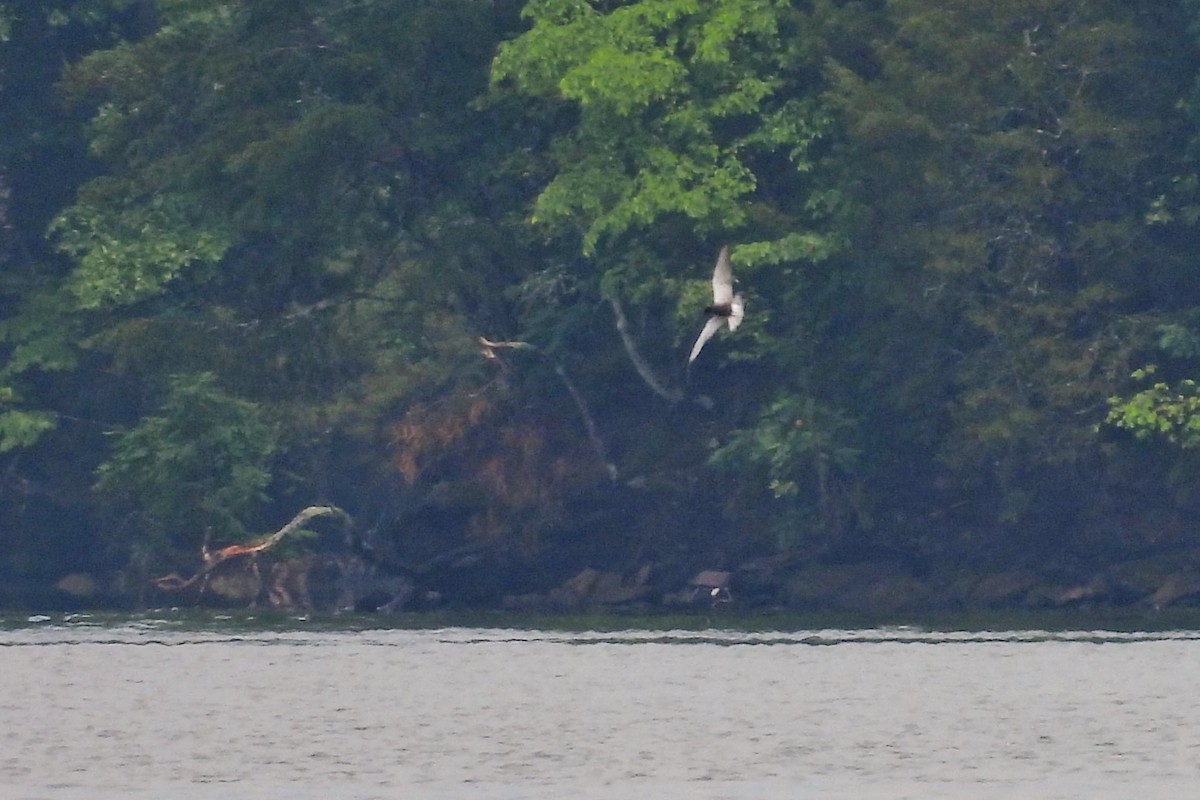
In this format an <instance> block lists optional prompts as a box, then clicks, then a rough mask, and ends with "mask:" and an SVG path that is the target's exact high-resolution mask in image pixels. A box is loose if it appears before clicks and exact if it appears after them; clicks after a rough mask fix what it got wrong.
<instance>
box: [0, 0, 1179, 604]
mask: <svg viewBox="0 0 1200 800" xmlns="http://www.w3.org/2000/svg"><path fill="white" fill-rule="evenodd" d="M723 246H728V247H729V249H730V253H731V261H732V268H733V272H734V275H735V276H736V278H737V291H739V292H740V293H742V295H743V296H744V298H745V306H746V316H745V320H744V322H743V324H742V325H741V326H740V327H739V328H738V329H737V330H736V331H734V332H730V331H728V330H723V331H721V332H720V333H718V335H717V336H716V337H714V338H713V339H712V340H711V341H709V342H708V344H707V345H706V347H705V348H704V350H703V352H702V353H701V354H700V355H699V357H698V358H697V359H696V360H695V362H694V363H691V364H690V365H689V363H688V358H687V357H688V353H689V351H690V350H691V348H692V342H693V341H694V339H695V337H696V335H697V333H698V332H699V331H700V329H701V327H702V326H703V325H704V322H705V314H704V308H705V306H706V305H708V304H709V303H711V302H712V299H711V298H712V288H711V279H712V274H713V264H714V261H715V260H716V257H717V253H718V251H719V250H720V249H721V248H722V247H723ZM1198 253H1200V2H1195V0H1163V1H1162V2H1155V3H1129V2H1124V0H995V2H989V3H979V2H975V1H974V0H809V1H808V2H780V1H779V0H705V1H704V2H697V0H525V2H518V1H517V0H492V1H490V2H489V1H488V0H240V2H232V1H231V0H4V1H3V2H0V281H2V284H0V585H2V586H3V589H2V590H0V602H3V603H8V604H13V603H29V602H59V601H63V597H65V596H66V595H68V594H71V593H74V594H76V595H82V596H83V597H81V598H78V599H77V600H76V602H79V603H106V602H107V603H111V602H117V603H158V602H171V603H178V602H182V601H183V600H182V599H181V598H183V597H184V595H185V593H186V592H187V591H191V592H192V593H193V594H192V595H188V597H189V598H191V599H192V600H195V599H197V598H198V596H197V595H196V594H195V590H196V588H197V587H198V586H200V583H202V584H204V585H205V586H208V584H209V583H210V581H209V578H212V579H213V580H212V581H211V583H212V584H213V585H212V586H211V587H209V588H211V589H212V591H210V592H208V596H209V597H210V598H216V597H224V598H225V601H226V602H251V601H254V600H256V599H257V600H258V601H259V602H265V601H266V600H267V599H269V600H271V601H273V602H276V603H280V604H284V605H288V604H297V603H303V602H308V592H307V591H302V592H301V595H299V596H297V595H295V593H294V592H293V593H292V594H290V595H289V594H288V593H287V592H286V591H284V587H285V584H287V581H289V580H292V581H294V579H296V578H297V577H300V578H307V577H309V576H311V578H312V580H309V581H308V586H309V587H310V588H312V587H317V586H318V585H319V584H321V576H330V575H332V576H335V577H334V579H329V580H333V582H334V583H338V584H339V585H340V586H341V589H339V592H341V594H340V595H339V599H335V600H328V599H326V600H321V599H320V598H318V601H319V602H328V603H331V604H334V605H336V604H346V603H347V602H348V603H350V604H355V605H359V606H361V607H377V606H386V607H389V608H410V607H421V606H422V605H429V604H449V605H459V606H495V605H499V604H507V605H509V606H521V605H522V604H526V605H539V604H543V605H544V604H549V605H552V606H553V605H555V604H557V606H561V607H571V606H573V605H578V604H579V603H587V602H588V600H589V597H590V598H591V600H593V601H595V602H596V603H602V604H603V603H607V604H619V603H625V602H636V603H642V604H652V605H653V604H658V603H664V602H669V601H671V600H672V599H674V600H677V601H679V602H688V601H691V600H693V599H694V597H695V595H696V594H697V592H696V590H697V589H703V590H704V591H702V592H700V596H701V601H702V602H708V599H709V598H710V597H711V598H714V599H720V600H723V599H728V598H729V597H732V598H733V599H734V600H735V602H739V603H743V604H745V605H747V606H755V605H772V606H773V605H790V606H793V607H798V608H810V607H817V608H819V607H851V608H875V607H879V608H932V607H962V606H970V605H972V604H974V605H1021V604H1025V605H1069V604H1078V603H1108V604H1124V603H1145V604H1149V605H1154V606H1163V605H1169V604H1172V603H1188V602H1194V601H1196V600H1197V599H1200V527H1197V524H1196V519H1197V518H1198V517H1200V469H1198V468H1200V462H1198V461H1197V455H1196V453H1197V447H1196V446H1197V445H1200V388H1198V387H1197V384H1196V382H1195V381H1196V380H1197V379H1200V261H1198V258H1200V256H1198V255H1197V254H1198ZM324 506H330V507H332V508H330V509H325V511H328V512H329V513H321V512H320V511H317V512H314V511H312V509H313V507H318V508H323V507H324ZM304 509H309V510H310V513H309V514H308V515H307V516H302V519H301V518H296V517H295V515H297V514H298V513H302V510H304ZM289 520H292V521H293V522H295V523H296V524H290V525H289ZM298 520H299V521H298ZM300 522H303V523H304V524H300ZM274 531H278V532H280V534H281V535H271V534H272V532H274ZM283 533H286V534H287V536H284V535H282V534H283ZM263 537H268V538H265V539H264V538H263ZM268 545H269V548H268ZM239 546H240V547H241V549H240V550H239V549H237V548H238V547H239ZM251 551H253V552H251ZM238 555H241V556H245V557H244V558H234V556H238ZM225 556H228V559H226V558H225ZM227 560H228V562H229V563H228V564H225V563H223V562H225V561H227ZM235 561H236V562H237V563H238V564H240V565H241V567H239V569H242V567H244V568H245V569H243V572H245V573H246V574H249V572H247V570H250V569H251V568H252V571H253V575H254V580H256V581H257V583H254V584H252V585H251V589H249V590H247V591H248V593H247V592H243V594H242V595H238V594H237V592H236V591H234V589H233V588H231V587H232V586H233V585H234V584H235V583H236V582H235V581H233V580H232V578H231V577H230V576H229V575H226V576H225V577H226V578H227V580H226V581H225V594H224V595H221V593H220V591H218V590H219V589H220V588H221V587H220V586H219V585H217V584H218V581H217V580H216V578H218V577H221V575H220V574H219V573H221V570H220V569H218V568H217V567H218V565H221V566H222V567H225V566H232V564H233V562H235ZM201 573H203V574H204V581H202V582H200V583H197V582H195V581H194V580H188V576H189V575H190V576H192V577H193V578H194V577H196V576H198V575H200V574H201ZM698 573H699V574H701V575H705V574H706V575H710V576H714V575H715V576H717V577H716V578H714V579H712V580H711V581H710V582H706V581H705V580H703V579H700V580H697V579H696V577H695V576H697V574H698ZM231 574H232V573H231ZM164 576H165V577H164ZM167 578H170V580H168V579H167ZM689 579H690V583H689ZM329 580H326V581H325V582H326V583H328V582H329ZM348 582H349V583H353V584H354V587H353V591H352V592H351V593H350V594H351V596H350V599H349V600H348V601H347V600H346V599H345V597H344V595H345V591H346V585H347V583H348ZM302 583H303V582H302ZM56 584H57V588H53V587H55V586H56ZM710 584H711V585H710ZM268 585H271V587H273V589H272V591H270V592H268V591H267V589H266V588H264V587H267V586H268ZM287 585H292V586H293V587H294V586H295V583H292V584H287ZM709 590H711V591H709ZM313 593H314V594H319V592H317V591H316V589H315V588H313ZM268 595H269V598H268ZM30 598H34V599H33V600H31V599H30ZM56 598H57V599H56ZM63 602H65V601H63Z"/></svg>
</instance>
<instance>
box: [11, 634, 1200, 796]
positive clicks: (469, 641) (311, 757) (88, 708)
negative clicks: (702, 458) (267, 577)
mask: <svg viewBox="0 0 1200 800" xmlns="http://www.w3.org/2000/svg"><path fill="white" fill-rule="evenodd" d="M1198 679H1200V634H1197V633H1193V632H1186V631H1168V632H1157V633H1106V632H1100V631H1090V632H1065V633H1047V632H1011V633H1004V632H999V633H997V632H988V633H936V632H927V631H922V630H919V629H909V628H896V629H879V630H857V631H842V630H819V631H798V632H788V633H771V632H766V633H744V632H736V631H720V630H708V631H684V630H678V631H621V632H606V633H594V632H593V633H564V632H556V631H548V630H518V629H512V630H509V629H483V628H441V629H427V630H370V629H362V630H338V629H336V628H330V627H328V625H322V626H316V625H315V624H311V623H309V622H307V621H305V620H303V619H298V620H293V621H292V622H290V623H289V624H287V625H285V626H283V627H279V626H274V627H273V629H258V630H255V629H253V627H252V626H250V627H246V626H245V625H242V626H240V627H236V628H231V627H225V626H221V625H209V626H201V627H196V626H194V625H192V624H190V623H188V622H187V621H186V620H182V619H139V620H134V621H125V622H112V621H97V620H92V619H89V618H88V617H86V616H81V617H74V618H58V619H46V618H41V617H34V618H31V619H30V620H29V621H27V622H22V623H20V624H16V625H14V624H12V623H11V622H10V623H9V625H8V626H7V627H6V628H4V629H0V723H2V726H0V797H4V798H12V799H13V800H33V799H34V798H38V799H39V800H40V799H42V798H45V799H46V800H68V799H69V800H84V799H85V798H86V799H87V800H96V799H97V798H135V799H137V800H142V799H144V800H150V798H154V800H160V799H161V798H167V797H169V798H172V800H200V799H202V798H203V799H205V800H207V799H208V798H213V799H214V800H215V799H216V798H220V799H221V800H231V799H232V800H236V799H238V798H289V800H294V799H297V798H298V799H300V800H306V799H309V798H311V800H337V799H338V798H347V799H349V798H353V799H355V800H358V799H359V798H389V799H391V798H401V797H412V798H468V799H472V798H475V799H483V798H486V799H487V800H520V799H523V798H555V800H559V799H560V798H563V799H565V798H571V799H574V798H584V799H590V800H599V799H603V800H629V799H631V798H642V797H656V798H688V800H706V799H709V798H711V799H713V800H716V799H717V798H739V799H740V798H747V799H748V798H755V799H756V800H758V799H761V798H781V799H782V798H789V800H790V799H791V798H826V797H828V798H889V799H891V798H923V799H924V798H956V799H957V798H973V799H974V798H1014V797H1022V798H1072V800H1074V799H1075V798H1093V799H1094V798H1112V799H1113V800H1116V799H1117V798H1120V799H1121V800H1125V799H1127V798H1139V799H1140V800H1145V799H1146V798H1177V797H1186V796H1194V793H1195V791H1196V788H1197V787H1198V786H1200V691H1198V686H1197V684H1198Z"/></svg>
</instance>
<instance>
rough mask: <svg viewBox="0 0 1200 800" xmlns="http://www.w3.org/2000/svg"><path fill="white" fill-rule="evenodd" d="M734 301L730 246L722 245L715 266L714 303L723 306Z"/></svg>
mask: <svg viewBox="0 0 1200 800" xmlns="http://www.w3.org/2000/svg"><path fill="white" fill-rule="evenodd" d="M732 302H733V268H732V267H731V266H729V248H728V247H722V248H721V253H720V255H718V256H717V265H716V266H715V267H713V305H715V306H723V305H726V304H728V303H732Z"/></svg>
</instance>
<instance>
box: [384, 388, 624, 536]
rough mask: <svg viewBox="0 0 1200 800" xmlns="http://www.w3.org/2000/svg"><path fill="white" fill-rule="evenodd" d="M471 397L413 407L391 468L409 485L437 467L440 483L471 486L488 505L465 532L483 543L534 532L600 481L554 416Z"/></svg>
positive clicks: (577, 435)
mask: <svg viewBox="0 0 1200 800" xmlns="http://www.w3.org/2000/svg"><path fill="white" fill-rule="evenodd" d="M502 410H503V407H501V406H498V405H497V404H495V403H493V402H491V400H490V399H489V398H488V397H485V396H484V395H482V394H476V395H474V396H471V397H468V398H461V399H459V400H458V401H457V402H456V401H446V402H443V403H441V404H438V405H437V406H427V405H418V406H413V407H412V408H411V409H410V410H409V412H408V413H407V414H405V415H404V418H403V419H401V420H400V421H399V422H398V423H397V424H396V425H395V426H394V428H393V442H394V444H395V447H396V452H395V455H394V456H393V459H392V464H393V466H394V467H395V469H396V470H397V471H398V472H399V473H400V474H401V475H402V476H403V477H404V480H405V481H406V482H407V483H409V484H410V485H411V484H414V483H416V482H417V481H418V480H419V479H420V478H421V476H422V475H423V474H425V473H427V472H428V471H429V470H430V469H432V468H434V467H435V465H436V467H437V468H438V470H439V479H445V478H446V477H451V479H457V480H458V481H460V482H462V483H465V484H471V485H473V486H475V487H476V488H477V489H478V490H479V491H480V492H481V493H482V495H483V496H484V497H485V498H486V502H485V507H484V509H483V510H481V511H479V512H478V513H476V514H475V515H474V516H473V517H472V518H471V520H470V522H469V523H468V532H469V533H470V534H471V535H472V536H473V537H476V538H479V539H484V540H489V539H496V538H500V537H503V536H508V535H511V534H513V533H515V532H519V533H520V535H521V538H522V540H524V541H525V542H526V544H527V545H528V546H530V547H532V546H534V544H535V543H536V539H537V531H538V530H540V529H543V528H545V527H546V526H547V525H549V524H553V522H554V521H555V520H556V519H558V518H559V517H560V515H561V513H562V511H563V508H564V501H565V500H566V498H568V497H569V496H570V495H572V494H573V493H574V492H575V491H577V490H579V489H580V488H582V487H584V486H586V485H590V484H591V483H592V482H594V481H595V480H597V479H598V478H600V477H601V476H602V469H601V467H600V465H598V464H597V463H596V459H595V456H594V453H592V451H591V450H590V449H589V448H588V447H587V444H586V441H585V439H584V436H583V433H582V431H577V430H575V428H574V427H573V426H571V425H570V424H568V423H564V421H563V420H562V419H559V418H557V417H547V416H543V415H538V414H535V413H531V412H529V411H528V410H520V411H514V410H512V409H507V410H508V411H509V415H507V418H506V419H501V417H502Z"/></svg>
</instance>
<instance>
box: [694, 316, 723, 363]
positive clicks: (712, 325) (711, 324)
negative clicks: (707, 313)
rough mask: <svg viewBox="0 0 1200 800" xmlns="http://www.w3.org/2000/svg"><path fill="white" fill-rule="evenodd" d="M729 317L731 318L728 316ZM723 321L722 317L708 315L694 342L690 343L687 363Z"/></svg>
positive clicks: (719, 327)
mask: <svg viewBox="0 0 1200 800" xmlns="http://www.w3.org/2000/svg"><path fill="white" fill-rule="evenodd" d="M730 319H731V320H732V319H733V318H732V317H730ZM724 323H725V318H724V317H709V320H708V322H706V323H704V329H703V330H702V331H700V335H699V336H697V337H696V343H695V344H694V345H692V354H691V355H690V356H688V363H689V364H690V363H692V362H693V361H695V360H696V356H698V355H700V351H701V350H703V349H704V343H705V342H707V341H708V340H709V339H711V338H712V337H713V335H714V334H716V332H717V331H718V330H720V329H721V325H723V324H724Z"/></svg>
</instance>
